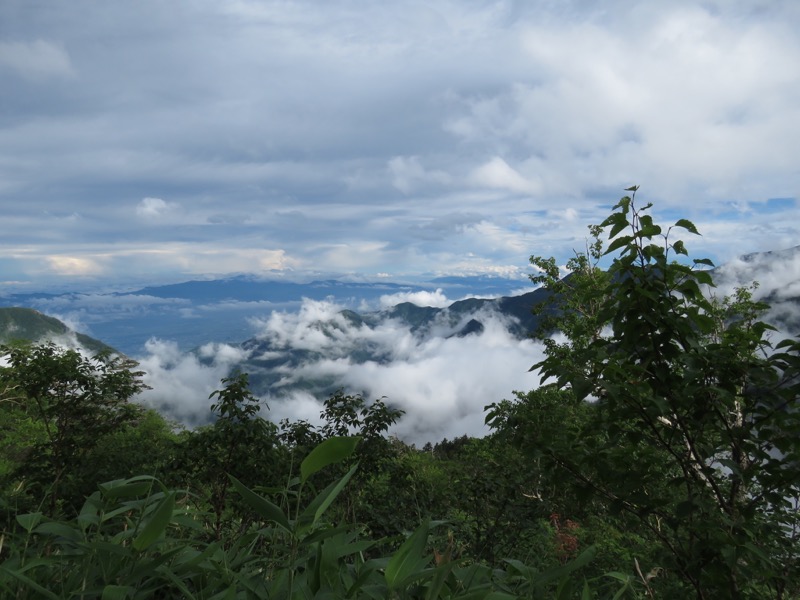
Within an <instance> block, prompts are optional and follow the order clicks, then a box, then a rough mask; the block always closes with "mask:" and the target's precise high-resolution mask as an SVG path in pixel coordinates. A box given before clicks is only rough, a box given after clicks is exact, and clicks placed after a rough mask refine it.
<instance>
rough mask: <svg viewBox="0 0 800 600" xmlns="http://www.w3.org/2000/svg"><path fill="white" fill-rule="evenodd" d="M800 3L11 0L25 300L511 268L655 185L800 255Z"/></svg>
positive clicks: (2, 186)
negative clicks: (80, 288)
mask: <svg viewBox="0 0 800 600" xmlns="http://www.w3.org/2000/svg"><path fill="white" fill-rule="evenodd" d="M798 6H799V5H798V3H797V2H794V1H793V0H773V1H771V2H755V1H753V2H750V1H744V0H741V1H735V2H730V1H727V0H726V1H724V2H723V1H721V0H712V1H709V2H704V3H696V2H690V1H688V0H685V1H673V0H670V1H667V0H664V1H653V2H647V3H633V4H631V3H629V2H622V1H621V0H620V1H616V0H612V1H610V2H604V3H602V4H601V5H600V4H597V3H595V2H589V1H587V0H572V1H566V2H559V3H552V2H545V1H541V2H539V1H535V2H526V3H520V2H513V1H512V0H479V1H476V2H469V3H463V2H452V1H450V0H434V1H433V2H416V1H412V2H404V3H400V4H385V3H383V4H375V3H370V2H365V1H363V0H352V1H348V2H342V3H340V2H337V3H327V4H325V5H320V4H319V3H316V2H310V1H308V0H303V1H299V2H293V3H285V2H277V1H275V2H273V1H269V0H267V1H264V2H251V1H248V0H222V1H220V2H195V3H190V4H184V5H176V4H174V3H163V2H156V1H155V0H145V1H144V2H140V3H136V5H133V4H124V3H104V4H102V5H98V4H97V3H94V2H88V1H87V0H76V1H75V2H70V3H61V4H53V5H50V6H48V7H47V9H46V10H33V9H31V8H30V5H29V3H28V2H27V1H26V0H7V1H5V2H3V3H2V6H0V85H2V88H3V90H4V94H3V98H2V100H1V101H0V102H2V107H3V110H2V117H0V203H2V206H3V208H4V214H3V219H2V220H0V255H1V256H2V258H0V268H2V271H3V277H2V279H3V281H6V282H12V281H13V282H17V283H15V285H16V286H17V287H19V286H20V285H21V283H20V282H28V284H27V285H28V286H29V287H42V286H52V285H55V284H59V283H63V282H81V285H88V283H89V282H97V281H112V280H116V281H126V280H127V281H132V280H138V281H147V280H151V279H153V278H157V279H159V280H163V279H169V278H172V279H181V278H185V277H187V276H193V275H196V274H199V273H224V272H231V271H237V272H247V271H255V272H263V271H269V270H284V271H286V270H293V271H322V272H343V271H346V272H360V273H367V274H377V273H389V274H393V275H397V274H414V273H453V272H459V273H487V272H496V271H497V270H503V269H509V268H520V267H521V266H524V265H525V264H526V262H527V257H528V256H529V255H530V254H531V253H536V254H545V255H550V254H554V255H556V256H559V257H560V258H562V259H565V258H566V257H568V256H569V255H571V251H572V249H573V248H574V247H581V246H582V240H583V238H584V235H585V232H586V230H585V225H586V224H588V223H593V222H599V221H600V220H602V219H603V218H604V216H605V215H606V214H607V212H608V207H609V206H610V205H612V204H613V203H614V202H616V200H617V199H618V197H619V195H621V190H622V188H624V187H626V186H628V185H630V184H633V183H639V184H642V185H643V188H642V195H643V197H646V199H647V200H653V201H655V202H656V208H657V210H658V211H659V212H660V214H661V215H662V216H663V217H664V218H667V219H673V218H675V219H676V218H678V217H688V218H691V219H693V220H694V221H695V222H696V223H697V225H698V227H699V228H700V230H701V231H702V232H703V233H704V235H705V237H704V238H703V239H702V240H700V241H699V242H698V243H697V245H698V247H699V249H701V250H703V251H705V252H707V253H710V254H711V255H712V256H714V257H715V258H718V259H720V260H727V259H728V258H731V257H733V256H734V255H736V254H739V253H741V252H749V251H757V250H768V249H776V248H781V247H788V246H791V245H794V244H795V243H796V240H797V239H800V231H798V225H797V224H798V223H800V209H799V208H798V205H797V202H796V199H797V196H798V187H799V183H800V174H799V173H798V170H797V168H796V164H795V163H796V161H795V155H796V140H797V139H800V101H798V100H799V99H800V76H798V71H797V68H796V65H797V64H798V63H800V38H798V36H797V34H796V32H797V30H798V27H800V8H798Z"/></svg>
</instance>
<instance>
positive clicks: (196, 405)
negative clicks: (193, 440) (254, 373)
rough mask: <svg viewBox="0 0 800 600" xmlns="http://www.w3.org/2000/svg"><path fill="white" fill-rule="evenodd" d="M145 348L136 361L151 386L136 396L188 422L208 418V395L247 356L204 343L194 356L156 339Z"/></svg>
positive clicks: (151, 405) (231, 347)
mask: <svg viewBox="0 0 800 600" xmlns="http://www.w3.org/2000/svg"><path fill="white" fill-rule="evenodd" d="M145 351H146V353H147V354H146V355H145V356H144V357H140V358H138V361H139V366H140V368H141V370H142V371H144V372H145V376H144V383H145V384H147V385H148V386H150V388H151V389H149V390H145V391H144V392H142V393H141V394H140V395H139V397H138V399H139V400H140V401H141V402H143V403H144V404H146V405H148V406H150V407H152V408H156V409H159V410H161V411H162V412H163V413H165V414H167V415H168V416H170V417H172V418H175V419H178V420H180V421H182V422H184V423H187V424H190V425H197V424H202V423H203V422H205V421H207V420H208V419H209V417H210V413H209V406H210V405H211V402H210V400H209V395H210V394H211V392H213V391H214V390H217V389H220V387H221V384H220V380H221V379H222V378H223V377H226V376H228V374H229V372H230V370H231V368H232V367H233V366H234V365H236V364H237V363H239V362H240V361H242V360H243V359H244V358H245V357H246V353H245V352H243V351H242V350H240V349H238V348H234V347H233V346H229V345H227V344H206V345H204V346H202V347H201V348H200V349H199V351H198V353H197V355H195V354H192V353H185V352H181V350H180V349H179V348H178V345H177V344H175V343H174V342H169V341H164V340H158V339H155V338H153V339H151V340H150V341H149V342H147V344H146V345H145Z"/></svg>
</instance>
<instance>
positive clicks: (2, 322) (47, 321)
mask: <svg viewBox="0 0 800 600" xmlns="http://www.w3.org/2000/svg"><path fill="white" fill-rule="evenodd" d="M70 333H74V334H75V337H76V338H77V340H78V342H79V343H80V344H81V345H82V346H83V347H84V348H86V349H88V350H91V351H92V352H116V350H114V349H113V348H111V347H110V346H107V345H106V344H104V343H103V342H101V341H99V340H96V339H94V338H91V337H89V336H88V335H84V334H82V333H76V332H73V331H72V330H71V329H70V328H69V327H67V326H66V325H64V323H62V322H61V321H59V320H58V319H56V318H54V317H48V316H47V315H45V314H42V313H40V312H39V311H38V310H34V309H32V308H23V307H20V306H13V307H9V308H0V343H9V342H15V341H26V342H37V341H39V340H43V339H49V338H53V337H56V336H61V335H68V334H70Z"/></svg>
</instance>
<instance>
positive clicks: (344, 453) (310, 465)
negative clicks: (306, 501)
mask: <svg viewBox="0 0 800 600" xmlns="http://www.w3.org/2000/svg"><path fill="white" fill-rule="evenodd" d="M360 440H361V438H359V437H331V438H328V439H327V440H325V441H324V442H322V443H321V444H319V445H318V446H317V447H316V448H314V449H313V450H312V451H311V453H310V454H309V455H308V456H306V458H305V459H304V460H303V462H302V463H301V464H300V479H301V481H302V482H305V481H306V480H308V478H309V477H311V476H312V475H313V474H314V473H316V472H318V471H320V470H322V469H324V468H325V467H327V466H328V465H332V464H334V463H338V462H341V461H343V460H345V459H346V458H348V457H349V456H350V455H351V454H353V452H354V451H355V449H356V445H357V444H358V442H359V441H360Z"/></svg>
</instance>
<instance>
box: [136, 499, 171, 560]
mask: <svg viewBox="0 0 800 600" xmlns="http://www.w3.org/2000/svg"><path fill="white" fill-rule="evenodd" d="M174 509H175V492H172V493H171V494H167V495H166V496H164V498H162V500H161V502H160V503H159V504H158V506H156V509H155V510H154V511H153V514H152V515H151V516H150V519H149V520H148V521H147V524H146V525H145V526H144V527H143V528H142V531H141V533H139V535H138V536H136V539H135V540H133V547H134V548H135V549H136V550H139V551H141V550H144V549H146V548H148V547H150V546H151V545H152V544H153V543H154V542H155V541H156V540H157V539H158V538H159V537H160V536H161V534H163V533H164V530H165V529H166V528H167V525H169V521H170V519H171V518H172V511H173V510H174Z"/></svg>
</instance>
